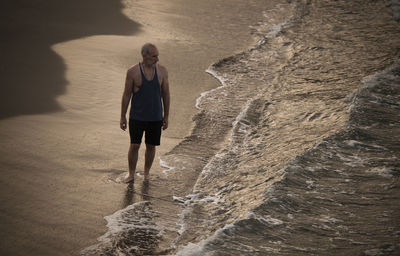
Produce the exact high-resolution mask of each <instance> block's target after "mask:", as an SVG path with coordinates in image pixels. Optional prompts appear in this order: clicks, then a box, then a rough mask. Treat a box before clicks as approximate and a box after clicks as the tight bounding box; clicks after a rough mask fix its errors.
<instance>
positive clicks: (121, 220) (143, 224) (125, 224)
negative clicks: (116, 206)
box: [80, 201, 163, 255]
mask: <svg viewBox="0 0 400 256" xmlns="http://www.w3.org/2000/svg"><path fill="white" fill-rule="evenodd" d="M146 203H149V202H148V201H141V202H137V203H134V204H132V205H129V206H127V207H126V208H124V209H121V210H119V211H117V212H115V213H113V214H112V215H109V216H106V217H104V219H105V220H106V221H107V227H108V232H106V233H105V234H104V235H102V236H101V237H99V238H97V240H98V241H99V243H98V244H95V245H92V246H89V247H87V248H85V249H84V250H82V251H81V252H80V254H81V255H87V254H89V255H92V254H93V253H94V252H96V251H98V250H99V249H100V248H102V246H106V245H107V244H109V243H112V238H114V237H117V236H118V235H119V234H121V233H123V232H126V231H128V230H131V229H134V228H139V229H146V230H157V231H158V233H159V234H160V235H161V234H162V232H163V229H162V228H160V227H159V226H157V225H156V224H155V223H153V222H151V220H149V219H148V218H143V217H142V218H140V219H138V220H137V221H132V213H130V211H132V210H134V209H135V208H136V207H143V205H144V204H146Z"/></svg>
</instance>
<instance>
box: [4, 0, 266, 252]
mask: <svg viewBox="0 0 400 256" xmlns="http://www.w3.org/2000/svg"><path fill="white" fill-rule="evenodd" d="M124 4H127V5H126V8H125V9H123V10H122V12H123V13H124V15H125V16H128V17H129V18H130V19H133V20H136V21H140V23H137V24H138V26H139V27H140V29H139V30H138V33H137V34H135V35H134V36H127V35H97V34H96V33H94V35H92V36H89V37H83V38H77V39H74V40H72V41H71V40H69V41H63V42H58V43H57V44H55V45H52V46H51V48H50V50H51V51H53V52H55V53H56V54H57V55H58V58H60V59H62V61H63V65H64V68H65V70H64V71H63V72H62V73H60V74H61V75H62V77H63V80H64V82H65V84H66V85H67V86H65V88H66V92H65V93H64V94H61V95H58V96H57V103H58V104H59V105H60V106H61V108H60V109H59V110H60V111H57V112H52V113H47V112H46V113H42V114H34V115H24V116H16V117H13V118H8V119H4V120H1V121H0V134H1V136H2V141H1V144H2V148H3V150H2V151H1V153H2V159H1V165H2V169H4V170H7V171H4V172H2V180H4V182H5V183H7V185H5V186H4V187H2V193H1V194H2V200H3V201H4V202H5V204H3V205H2V209H3V211H2V214H3V215H2V220H1V221H2V226H3V227H4V229H3V228H2V232H4V235H3V236H4V237H6V240H5V241H4V243H3V244H4V245H7V246H3V245H2V248H1V252H2V253H3V252H4V253H5V254H10V255H11V254H26V253H27V252H29V253H34V254H37V255H52V256H53V255H62V256H63V255H71V254H77V253H79V251H80V250H81V249H83V248H85V247H87V246H89V245H91V244H94V243H96V239H97V237H99V236H101V235H102V234H104V233H105V232H106V231H107V227H106V226H105V220H104V218H103V217H104V216H107V215H109V214H112V213H115V212H116V211H118V210H120V209H121V208H124V207H126V206H127V205H129V204H134V203H135V202H139V201H142V200H144V198H145V196H143V195H145V194H148V195H149V196H153V197H157V195H161V196H163V197H164V196H167V194H165V193H166V192H167V191H165V186H167V187H168V189H169V188H170V187H171V185H170V184H171V183H173V182H174V178H173V177H172V178H171V179H168V180H167V179H166V178H165V177H164V176H163V174H162V173H161V172H162V171H163V169H162V168H161V167H159V166H158V163H156V162H155V163H154V166H153V169H152V175H153V178H154V180H153V181H152V182H151V184H150V188H149V191H148V193H141V192H137V191H142V190H143V189H144V187H143V186H142V184H141V176H140V175H139V176H138V179H137V184H136V185H134V186H133V187H129V186H127V185H125V184H120V183H119V182H118V179H119V178H120V177H121V176H122V175H124V173H125V172H126V163H125V162H126V159H125V158H126V156H125V154H126V153H125V151H127V146H128V145H127V146H126V150H125V146H124V145H126V144H127V134H126V133H125V134H124V136H121V135H122V134H123V133H121V132H120V131H119V128H118V125H117V123H118V122H119V120H117V118H116V117H119V114H118V112H119V102H120V94H121V93H122V86H121V85H123V79H124V75H123V74H124V72H125V70H126V67H128V66H130V65H131V64H132V63H133V62H135V59H136V60H137V56H138V53H139V52H140V51H139V50H138V49H139V48H140V47H141V45H142V43H144V42H145V41H153V43H155V44H156V45H157V46H158V47H159V50H160V53H161V54H162V56H161V57H162V60H161V62H162V63H163V64H164V65H165V66H167V67H168V69H169V72H170V83H171V82H172V83H173V84H174V91H173V93H174V96H173V97H174V98H173V104H175V106H173V109H174V110H175V111H174V113H173V114H172V116H171V117H170V119H171V120H170V122H171V124H176V125H173V126H170V128H169V129H168V130H167V131H166V132H165V134H164V135H163V136H164V142H163V143H164V144H163V146H162V147H161V148H160V149H159V151H158V153H157V156H156V158H157V157H158V156H161V155H164V154H165V153H167V152H169V151H170V150H172V148H173V147H174V146H175V145H177V144H179V143H180V141H181V140H183V137H184V136H185V135H187V134H190V132H191V130H192V129H191V127H192V126H193V122H190V121H189V120H190V119H191V118H192V116H194V115H195V113H196V112H197V110H196V108H195V106H194V102H195V101H196V98H197V97H199V96H198V95H200V93H201V92H203V91H206V90H208V89H211V88H213V87H217V84H218V82H217V81H216V79H215V78H213V77H211V76H209V75H208V74H205V73H204V69H206V67H207V66H208V65H209V63H210V62H211V63H212V62H213V61H212V59H215V60H217V59H219V58H223V57H224V56H226V55H230V54H231V53H232V52H234V51H236V50H237V49H238V48H241V47H243V48H246V47H247V45H248V43H249V41H251V40H252V39H251V37H250V32H249V30H248V27H247V24H252V23H253V22H252V21H253V20H256V19H257V15H261V14H260V13H256V15H248V14H249V13H253V12H255V11H256V10H257V5H256V4H254V6H247V4H244V3H241V1H223V2H221V3H219V4H218V6H213V1H203V2H196V1H191V2H190V3H187V1H186V2H185V4H184V5H183V4H182V1H180V0H176V1H173V2H169V3H168V4H165V3H164V2H162V1H158V0H153V1H151V3H149V2H148V1H136V2H134V3H133V2H132V3H131V2H127V1H124ZM72 5H73V3H72V4H71V6H72ZM149 5H150V6H152V7H151V10H150V11H147V12H143V10H148V6H149ZM225 6H228V8H230V11H229V12H226V10H225V11H224V15H220V14H219V13H222V10H224V7H225ZM197 10H201V11H204V12H205V13H199V12H197ZM243 11H244V13H243ZM49 12H51V10H49ZM183 13H185V15H186V16H185V15H183ZM238 13H240V14H241V15H243V16H242V17H241V18H240V19H236V17H239V15H238ZM203 17H214V19H216V20H212V19H211V20H210V19H209V20H208V21H207V20H204V19H202V18H203ZM102 19H103V20H106V19H107V15H105V16H104V17H102ZM193 21H196V22H193ZM208 22H210V24H211V25H207V26H206V25H205V24H208ZM219 23H221V24H219ZM135 24H136V23H135ZM182 24H186V25H185V26H182ZM243 28H246V29H243ZM82 29H84V28H82ZM231 34H236V35H237V38H236V39H237V40H236V41H234V42H231V41H229V40H226V39H225V38H230V36H231ZM210 35H214V37H213V38H209V36H210ZM142 41H143V42H142ZM220 42H224V44H221V43H220ZM132 56H133V58H132ZM132 60H133V61H132ZM177 60H179V62H178V61H177ZM210 60H211V61H210ZM189 63H191V64H189ZM172 83H171V84H172ZM31 85H35V83H34V82H32V84H31ZM174 126H175V127H174ZM15 127H18V129H16V128H15ZM121 146H122V149H121ZM141 154H142V156H143V151H142V152H141ZM142 163H143V159H140V160H139V163H138V171H139V174H140V170H141V167H139V166H140V165H141V164H142ZM189 167H190V166H189ZM195 178H196V177H194V176H193V177H189V178H188V177H185V178H184V179H183V181H180V182H178V180H176V182H177V183H178V184H177V185H176V186H172V187H171V191H172V194H177V195H180V194H184V193H185V192H184V191H188V190H190V182H193V180H194V179H195ZM188 179H189V180H190V182H189V183H188V182H187V181H188ZM177 187H178V189H177ZM171 200H172V196H171ZM172 204H174V203H173V202H172ZM170 205H171V203H170V204H169V206H170ZM161 206H164V205H161ZM169 206H168V207H169ZM178 207H179V206H178ZM167 209H169V208H167ZM171 210H172V211H173V209H171ZM177 212H179V209H178V210H177ZM17 216H18V217H17ZM6 223H7V224H6ZM172 225H175V223H173V222H171V226H172ZM6 234H7V235H6ZM48 241H51V242H48ZM12 244H17V245H18V246H13V247H12V246H11V245H12Z"/></svg>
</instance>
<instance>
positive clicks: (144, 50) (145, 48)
mask: <svg viewBox="0 0 400 256" xmlns="http://www.w3.org/2000/svg"><path fill="white" fill-rule="evenodd" d="M150 48H156V49H157V47H156V46H155V45H154V44H152V43H146V44H144V45H143V46H142V51H141V53H142V56H144V55H145V54H150Z"/></svg>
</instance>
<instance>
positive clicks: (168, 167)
mask: <svg viewBox="0 0 400 256" xmlns="http://www.w3.org/2000/svg"><path fill="white" fill-rule="evenodd" d="M158 159H159V161H160V166H161V167H162V168H164V170H163V173H164V174H168V173H169V172H170V171H173V170H175V167H172V166H169V165H168V163H167V162H166V161H164V160H162V159H161V157H159V158H158Z"/></svg>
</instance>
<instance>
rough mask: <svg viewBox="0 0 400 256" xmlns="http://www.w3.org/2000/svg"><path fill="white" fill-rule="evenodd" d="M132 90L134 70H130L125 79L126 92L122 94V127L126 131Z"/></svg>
mask: <svg viewBox="0 0 400 256" xmlns="http://www.w3.org/2000/svg"><path fill="white" fill-rule="evenodd" d="M132 92H133V75H132V71H131V70H128V72H127V74H126V79H125V88H124V93H123V94H122V101H121V120H120V127H121V129H122V130H124V131H125V130H126V127H127V120H126V111H127V110H128V106H129V101H130V99H131V97H132Z"/></svg>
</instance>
